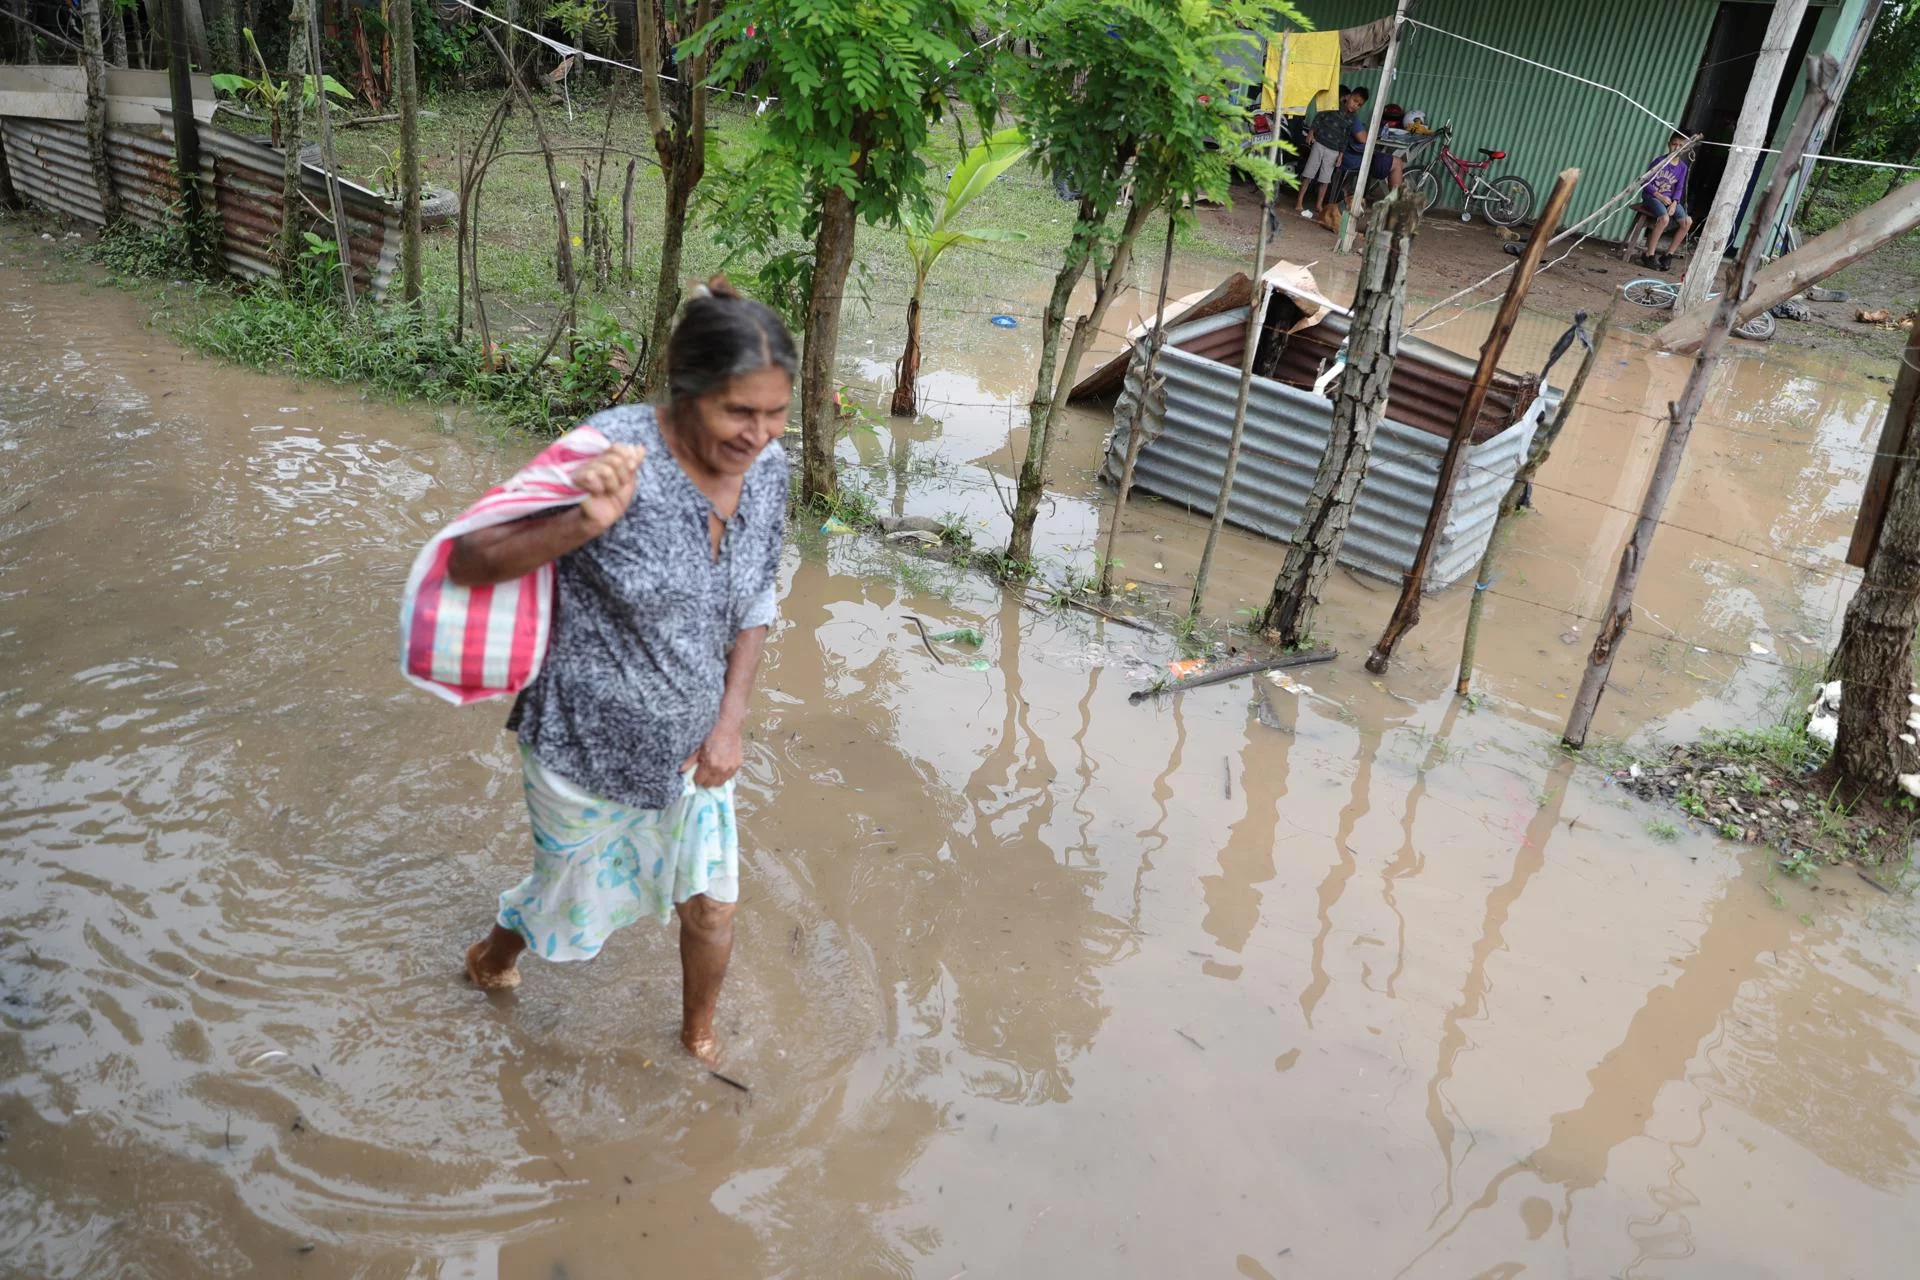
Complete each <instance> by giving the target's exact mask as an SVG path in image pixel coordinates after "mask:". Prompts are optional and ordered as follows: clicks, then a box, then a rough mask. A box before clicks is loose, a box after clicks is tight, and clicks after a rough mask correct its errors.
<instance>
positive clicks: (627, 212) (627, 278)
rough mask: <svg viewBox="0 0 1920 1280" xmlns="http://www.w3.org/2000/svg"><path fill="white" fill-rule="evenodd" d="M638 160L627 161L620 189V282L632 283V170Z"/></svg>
mask: <svg viewBox="0 0 1920 1280" xmlns="http://www.w3.org/2000/svg"><path fill="white" fill-rule="evenodd" d="M639 163H640V162H639V161H638V160H633V159H629V160H628V161H627V185H626V186H625V187H623V188H622V189H621V191H620V282H621V283H622V284H625V285H629V286H631V285H632V284H633V171H634V166H635V165H637V164H639Z"/></svg>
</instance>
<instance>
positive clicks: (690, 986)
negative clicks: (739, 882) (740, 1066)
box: [679, 893, 733, 1067]
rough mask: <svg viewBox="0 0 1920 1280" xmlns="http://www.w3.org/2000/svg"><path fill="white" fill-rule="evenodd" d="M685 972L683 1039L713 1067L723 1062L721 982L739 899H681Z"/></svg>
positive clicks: (682, 971) (730, 951)
mask: <svg viewBox="0 0 1920 1280" xmlns="http://www.w3.org/2000/svg"><path fill="white" fill-rule="evenodd" d="M679 912H680V975H681V980H682V985H683V994H682V998H681V1015H680V1043H681V1044H683V1045H685V1046H686V1049H687V1052H688V1053H690V1054H692V1055H693V1056H694V1057H696V1058H698V1059H700V1061H702V1062H704V1063H706V1064H707V1065H708V1066H710V1067H711V1066H714V1065H715V1064H717V1063H718V1062H719V1061H720V1041H719V1039H718V1038H717V1037H716V1036H715V1035H714V1033H713V1014H714V1010H715V1009H717V1008H718V1007H719V1005H720V984H721V983H722V982H723V981H725V979H726V976H727V959H728V957H729V956H731V955H732V954H733V903H731V902H715V901H714V900H713V899H712V898H709V897H707V895H706V894H704V893H701V894H695V895H694V896H693V897H691V898H688V899H687V900H686V901H685V902H683V903H681V904H680V907H679Z"/></svg>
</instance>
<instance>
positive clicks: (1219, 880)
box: [1200, 689, 1292, 978]
mask: <svg viewBox="0 0 1920 1280" xmlns="http://www.w3.org/2000/svg"><path fill="white" fill-rule="evenodd" d="M1255 692H1256V696H1262V697H1263V696H1264V693H1262V692H1261V691H1259V690H1258V689H1256V691H1255ZM1247 729H1248V736H1249V739H1250V741H1249V744H1248V745H1249V747H1251V746H1252V744H1253V741H1254V740H1255V739H1254V735H1256V734H1268V733H1272V732H1273V731H1272V730H1268V729H1265V728H1264V727H1263V726H1262V725H1261V721H1260V717H1259V715H1258V713H1257V712H1256V710H1255V707H1254V704H1252V703H1249V704H1248V707H1247ZM1261 745H1262V746H1265V747H1268V748H1269V750H1266V751H1261V752H1260V753H1259V764H1258V766H1257V767H1251V768H1248V767H1243V768H1242V769H1241V771H1240V787H1241V791H1242V792H1243V794H1244V795H1245V797H1246V808H1245V810H1244V811H1243V812H1242V813H1241V815H1240V819H1239V821H1237V822H1235V823H1234V824H1233V826H1232V827H1230V828H1228V831H1227V839H1226V843H1224V844H1223V845H1221V846H1220V858H1219V864H1220V874H1219V875H1210V876H1201V877H1200V891H1201V896H1202V898H1203V899H1204V900H1205V902H1206V904H1207V914H1206V915H1205V917H1203V918H1202V919H1201V921H1200V927H1201V928H1202V929H1205V930H1206V931H1207V934H1208V935H1209V936H1210V937H1212V939H1213V940H1214V941H1215V942H1217V943H1219V944H1220V945H1221V946H1222V947H1223V948H1225V949H1226V950H1228V951H1232V952H1236V953H1238V952H1240V951H1244V950H1245V949H1246V945H1247V939H1248V938H1250V937H1252V936H1253V930H1254V927H1255V926H1256V925H1258V924H1259V923H1260V903H1261V901H1262V894H1261V892H1260V889H1259V887H1258V886H1260V885H1263V884H1266V883H1267V882H1268V881H1269V880H1272V879H1273V876H1274V862H1273V854H1274V838H1275V835H1276V833H1277V832H1278V830H1279V827H1280V802H1281V801H1282V800H1284V799H1285V798H1286V795H1287V766H1288V762H1289V761H1290V760H1291V759H1292V752H1291V751H1290V750H1289V747H1290V746H1291V743H1290V742H1289V741H1287V740H1285V739H1282V740H1280V741H1279V743H1278V746H1277V750H1275V749H1273V747H1274V744H1273V743H1271V742H1262V743H1261ZM1253 754H1254V753H1253V752H1252V751H1251V750H1247V751H1242V752H1241V757H1240V758H1241V760H1242V761H1243V762H1246V763H1247V764H1252V763H1253V761H1252V759H1251V757H1252V756H1253ZM1206 971H1207V972H1208V973H1211V974H1213V975H1214V976H1215V977H1223V978H1236V977H1238V976H1240V970H1239V968H1238V967H1237V966H1222V965H1218V964H1215V963H1213V962H1209V963H1208V965H1207V970H1206Z"/></svg>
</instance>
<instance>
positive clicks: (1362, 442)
mask: <svg viewBox="0 0 1920 1280" xmlns="http://www.w3.org/2000/svg"><path fill="white" fill-rule="evenodd" d="M1419 225H1420V213H1419V210H1417V209H1416V208H1414V205H1413V201H1412V200H1411V199H1409V198H1408V197H1407V196H1406V195H1405V194H1404V192H1398V191H1396V192H1394V193H1393V194H1392V195H1390V196H1388V197H1387V199H1386V200H1385V201H1384V202H1383V203H1382V204H1381V205H1380V207H1379V208H1378V209H1376V210H1375V211H1374V222H1373V227H1372V230H1371V231H1370V232H1369V233H1368V235H1367V247H1366V252H1365V253H1364V254H1363V255H1362V256H1361V259H1360V280H1359V283H1358V285H1357V286H1356V288H1355V291H1354V297H1353V320H1352V324H1351V326H1350V327H1349V329H1348V334H1347V367H1346V369H1345V370H1344V371H1342V373H1341V375H1340V380H1339V382H1338V383H1337V384H1336V385H1335V389H1334V393H1333V416H1332V421H1331V424H1330V426H1331V430H1330V431H1329V432H1328V434H1327V447H1326V451H1325V452H1324V453H1322V454H1321V455H1320V468H1319V470H1318V471H1317V472H1316V473H1315V474H1314V478H1313V489H1312V491H1311V492H1309V493H1308V495H1307V501H1306V505H1305V506H1304V507H1303V508H1302V510H1301V512H1300V525H1299V528H1297V529H1296V530H1295V531H1294V535H1293V539H1292V541H1291V542H1289V543H1288V545H1287V558H1286V561H1285V563H1284V564H1282V565H1281V567H1280V572H1279V573H1278V574H1277V575H1275V577H1274V580H1273V593H1272V595H1271V596H1270V597H1269V598H1268V600H1267V607H1266V610H1265V612H1264V613H1263V614H1262V621H1263V623H1264V625H1265V627H1266V628H1267V629H1269V630H1271V631H1274V632H1277V633H1278V639H1279V642H1280V643H1281V644H1283V645H1287V646H1289V647H1291V646H1294V645H1300V644H1305V643H1306V642H1307V640H1308V639H1309V638H1310V637H1311V636H1312V635H1313V622H1314V615H1315V613H1316V612H1317V611H1318V610H1319V608H1320V596H1321V593H1322V592H1323V591H1324V590H1325V589H1326V585H1327V578H1328V576H1329V575H1331V574H1332V572H1333V566H1334V563H1335V562H1336V561H1337V560H1338V559H1339V558H1340V544H1341V543H1342V542H1344V541H1346V537H1347V524H1348V522H1349V521H1350V520H1351V519H1352V517H1353V501H1354V498H1355V497H1356V496H1358V494H1359V492H1360V486H1361V484H1363V483H1364V482H1365V481H1366V478H1367V465H1368V463H1369V462H1370V461H1371V459H1372V456H1373V438H1374V434H1375V433H1376V432H1377V431H1378V430H1379V429H1380V419H1381V418H1382V417H1383V416H1385V414H1386V409H1387V389H1388V386H1389V385H1390V384H1391V383H1392V381H1393V366H1394V363H1395V361H1396V360H1397V358H1398V356H1399V352H1400V337H1401V329H1400V320H1401V316H1402V315H1403V314H1405V310H1406V304H1407V273H1408V271H1409V270H1410V269H1411V267H1412V265H1413V236H1414V233H1415V232H1416V231H1417V230H1418V229H1419Z"/></svg>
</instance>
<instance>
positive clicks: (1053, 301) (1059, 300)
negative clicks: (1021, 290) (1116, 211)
mask: <svg viewBox="0 0 1920 1280" xmlns="http://www.w3.org/2000/svg"><path fill="white" fill-rule="evenodd" d="M1101 221H1104V218H1102V219H1101ZM1097 230H1098V223H1097V222H1095V221H1094V218H1093V213H1092V210H1091V209H1090V208H1089V207H1088V205H1087V204H1086V202H1085V201H1082V202H1081V205H1080V215H1079V220H1078V221H1077V222H1076V224H1075V226H1074V229H1073V239H1072V241H1071V242H1069V244H1068V245H1067V256H1066V260H1065V261H1064V262H1062V263H1061V264H1060V270H1059V271H1057V272H1055V273H1054V276H1053V292H1052V294H1050V295H1049V296H1048V298H1047V309H1046V311H1045V312H1044V313H1043V314H1042V316H1041V319H1040V376H1039V378H1038V379H1037V380H1036V381H1035V383H1034V388H1033V400H1032V401H1031V402H1030V403H1029V404H1028V405H1027V420H1028V422H1030V423H1040V422H1043V421H1045V419H1046V416H1047V410H1048V409H1049V408H1050V407H1052V405H1053V371H1054V368H1055V366H1056V364H1057V362H1058V361H1059V358H1060V331H1061V329H1063V328H1065V327H1066V323H1067V308H1068V307H1069V306H1071V305H1073V291H1074V290H1075V289H1076V288H1078V287H1079V286H1080V277H1081V276H1083V275H1085V274H1086V271H1087V259H1088V252H1087V250H1086V248H1085V246H1086V245H1087V244H1089V243H1091V241H1092V239H1093V236H1094V234H1095V232H1096V231H1097Z"/></svg>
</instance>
